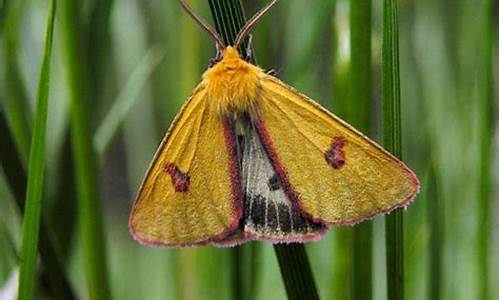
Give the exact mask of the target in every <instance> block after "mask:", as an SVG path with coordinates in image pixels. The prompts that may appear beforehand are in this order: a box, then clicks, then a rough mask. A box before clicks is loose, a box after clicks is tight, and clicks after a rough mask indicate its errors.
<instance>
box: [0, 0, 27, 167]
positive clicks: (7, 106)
mask: <svg viewBox="0 0 500 300" xmlns="http://www.w3.org/2000/svg"><path fill="white" fill-rule="evenodd" d="M5 10H6V13H5V14H4V16H5V21H3V20H2V22H3V23H4V25H5V28H2V29H4V32H5V35H4V42H5V43H4V47H3V49H2V50H3V51H2V52H3V53H2V56H3V59H4V60H3V62H2V69H3V72H4V78H5V81H6V84H5V98H4V99H2V100H3V109H4V110H5V116H6V118H7V121H8V124H9V127H10V130H11V131H12V132H13V136H14V141H15V146H16V148H17V151H18V152H19V153H20V158H21V160H22V163H23V165H24V166H27V160H28V156H29V151H30V150H29V149H30V139H31V128H30V127H31V115H32V114H31V107H30V105H29V100H28V95H27V91H26V88H25V86H24V81H23V78H22V75H21V70H20V69H19V62H18V55H19V47H18V43H19V41H18V40H19V37H20V36H21V34H20V32H19V31H20V30H19V27H20V24H19V20H21V19H22V17H23V13H24V10H25V1H14V2H13V3H9V4H8V5H6V7H5Z"/></svg>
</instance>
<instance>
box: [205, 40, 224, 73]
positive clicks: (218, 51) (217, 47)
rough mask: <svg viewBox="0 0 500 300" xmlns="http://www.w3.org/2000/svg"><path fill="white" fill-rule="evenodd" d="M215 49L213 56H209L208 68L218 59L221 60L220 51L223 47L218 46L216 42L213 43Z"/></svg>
mask: <svg viewBox="0 0 500 300" xmlns="http://www.w3.org/2000/svg"><path fill="white" fill-rule="evenodd" d="M215 49H216V53H215V57H214V58H211V59H210V60H209V61H208V68H209V69H210V68H211V67H213V66H215V65H216V64H217V63H218V62H219V61H221V60H222V51H223V49H221V48H220V46H219V44H218V43H215Z"/></svg>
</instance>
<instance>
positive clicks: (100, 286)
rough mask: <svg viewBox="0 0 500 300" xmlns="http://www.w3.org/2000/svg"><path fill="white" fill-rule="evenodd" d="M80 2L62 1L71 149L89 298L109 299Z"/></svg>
mask: <svg viewBox="0 0 500 300" xmlns="http://www.w3.org/2000/svg"><path fill="white" fill-rule="evenodd" d="M77 5H78V1H73V0H65V1H62V3H61V22H62V23H61V25H62V26H61V27H62V39H63V46H64V56H65V57H64V59H65V67H66V68H67V70H66V72H67V76H68V84H69V93H70V94H69V98H70V110H71V116H70V118H71V130H72V148H73V154H74V161H75V173H76V175H75V177H76V190H77V194H78V205H79V207H78V210H79V214H80V216H79V219H80V228H81V230H82V245H83V257H84V258H83V259H84V265H85V273H86V279H87V286H88V293H89V298H90V299H110V289H109V283H108V268H107V259H106V250H105V249H106V248H105V238H104V229H103V224H102V212H101V203H100V196H99V188H98V179H97V177H98V176H97V174H98V172H97V161H96V153H95V151H94V149H93V144H92V138H91V132H90V124H89V120H92V118H91V117H90V113H89V111H90V107H89V99H88V93H87V92H88V90H87V87H86V84H87V83H88V78H87V73H86V69H85V68H86V64H85V54H84V52H83V45H82V41H81V37H82V36H83V33H84V31H83V30H82V27H81V24H80V21H79V20H80V16H79V14H78V6H77Z"/></svg>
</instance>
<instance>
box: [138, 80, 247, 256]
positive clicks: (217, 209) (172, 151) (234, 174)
mask: <svg viewBox="0 0 500 300" xmlns="http://www.w3.org/2000/svg"><path fill="white" fill-rule="evenodd" d="M234 148H235V141H234V135H233V134H232V132H231V128H230V127H228V122H225V121H224V120H223V119H222V118H220V117H219V116H217V115H216V114H213V113H211V112H210V110H209V107H208V101H207V99H206V97H205V90H204V88H203V87H202V86H200V87H198V88H197V89H196V90H195V92H194V93H193V95H192V96H191V98H190V99H189V100H188V101H187V102H186V103H185V105H184V106H183V108H182V110H181V112H180V113H179V115H178V116H177V117H176V119H175V120H174V122H173V123H172V125H171V127H170V129H169V130H168V132H167V134H166V136H165V138H164V140H163V141H162V143H161V145H160V147H159V148H158V150H157V152H156V154H155V157H154V159H153V161H152V163H151V165H150V168H149V170H148V171H147V173H146V177H145V178H144V181H143V183H142V186H141V188H140V190H139V193H138V195H137V198H136V201H135V203H134V205H133V208H132V212H131V214H130V219H129V229H130V232H131V234H132V235H133V237H134V239H136V240H138V241H139V242H141V243H143V244H147V245H156V246H172V247H177V246H189V245H199V244H206V243H209V242H214V241H217V240H219V239H223V238H224V237H225V236H227V235H228V234H230V233H231V232H232V231H233V230H234V229H236V228H237V226H238V221H239V219H240V218H241V215H242V208H241V207H242V205H241V197H240V196H239V195H240V192H238V190H237V189H238V186H239V183H238V180H239V179H238V178H239V171H238V166H237V162H235V159H233V157H234V156H232V155H233V154H234V153H232V152H231V151H234Z"/></svg>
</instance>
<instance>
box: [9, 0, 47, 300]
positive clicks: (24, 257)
mask: <svg viewBox="0 0 500 300" xmlns="http://www.w3.org/2000/svg"><path fill="white" fill-rule="evenodd" d="M55 11H56V1H55V0H51V1H50V4H49V13H48V17H47V28H46V34H45V50H44V55H43V61H42V67H41V72H40V80H39V82H38V92H37V104H36V114H35V123H34V128H33V136H32V141H31V147H30V156H29V162H28V163H29V168H28V170H29V173H28V185H27V188H26V207H25V210H24V218H23V237H22V245H21V267H20V273H19V290H18V293H19V294H18V299H22V300H27V299H32V298H33V296H34V287H35V276H36V265H37V249H38V233H39V227H40V214H41V207H42V201H41V200H42V198H43V197H42V196H43V174H44V168H45V148H46V138H45V136H46V128H47V114H48V104H49V103H48V100H49V99H48V98H49V82H50V61H51V60H50V59H51V53H52V36H53V32H54V17H55Z"/></svg>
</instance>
